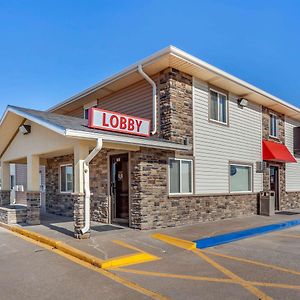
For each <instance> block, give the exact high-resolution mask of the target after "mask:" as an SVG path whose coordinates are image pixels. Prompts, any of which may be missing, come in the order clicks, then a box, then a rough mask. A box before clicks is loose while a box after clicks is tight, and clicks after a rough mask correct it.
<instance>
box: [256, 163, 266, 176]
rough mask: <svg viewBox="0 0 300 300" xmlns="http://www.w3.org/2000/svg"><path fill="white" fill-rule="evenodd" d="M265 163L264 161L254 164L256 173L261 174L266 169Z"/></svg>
mask: <svg viewBox="0 0 300 300" xmlns="http://www.w3.org/2000/svg"><path fill="white" fill-rule="evenodd" d="M266 167H267V163H266V162H265V161H257V162H256V173H263V171H264V170H265V169H266Z"/></svg>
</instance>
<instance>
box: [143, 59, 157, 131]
mask: <svg viewBox="0 0 300 300" xmlns="http://www.w3.org/2000/svg"><path fill="white" fill-rule="evenodd" d="M138 71H139V73H140V74H141V75H142V76H143V77H144V78H145V79H146V80H147V81H148V82H149V83H150V84H151V85H152V132H151V134H152V135H154V134H156V131H157V96H156V84H155V82H154V81H153V80H152V79H151V78H150V77H149V76H148V75H147V74H146V73H145V72H144V70H143V68H142V65H138Z"/></svg>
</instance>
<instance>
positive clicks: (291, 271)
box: [203, 250, 300, 275]
mask: <svg viewBox="0 0 300 300" xmlns="http://www.w3.org/2000/svg"><path fill="white" fill-rule="evenodd" d="M203 252H205V253H208V254H211V255H214V256H219V257H224V258H228V259H232V260H236V261H240V262H244V263H248V264H253V265H257V266H261V267H266V268H270V269H274V270H277V271H282V272H286V273H290V274H294V275H300V272H298V271H295V270H291V269H286V268H282V267H279V266H275V265H270V264H266V263H262V262H259V261H255V260H250V259H246V258H241V257H236V256H231V255H227V254H222V253H217V252H213V251H209V250H203Z"/></svg>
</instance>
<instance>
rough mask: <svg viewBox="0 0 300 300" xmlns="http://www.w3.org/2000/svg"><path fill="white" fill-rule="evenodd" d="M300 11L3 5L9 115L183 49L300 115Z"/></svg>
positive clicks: (206, 5) (248, 5) (281, 6)
mask: <svg viewBox="0 0 300 300" xmlns="http://www.w3.org/2000/svg"><path fill="white" fill-rule="evenodd" d="M299 10H300V2H299V1H296V0H294V1H292V0H285V1H270V0H266V1H257V0H252V1H234V0H232V1H230V0H228V1H227V0H223V1H221V0H214V1H212V0H210V1H201V0H198V1H189V0H184V1H176V0H173V1H169V0H164V1H154V0H147V1H146V0H139V1H135V0H120V1H117V0H115V1H114V0H107V1H105V0H103V1H101V0H98V1H93V0H89V1H84V0H82V1H79V0H70V1H69V0H60V1H58V0H52V1H48V0H43V1H33V0H24V1H22V0H19V1H16V0H9V1H5V0H0V114H1V113H2V112H3V111H4V109H5V107H6V106H7V105H8V104H12V105H19V106H23V107H30V108H36V109H46V108H48V107H50V106H52V105H54V104H57V103H58V102H60V101H63V100H65V99H66V98H68V97H70V96H72V95H73V94H75V93H77V92H79V91H81V90H82V89H84V88H87V87H89V86H90V85H92V84H94V83H96V82H98V81H101V80H102V79H104V78H105V77H107V76H109V75H112V74H114V73H115V72H118V71H120V70H121V69H122V68H124V67H126V66H128V65H130V64H132V63H134V62H136V61H138V60H140V59H142V58H144V57H146V56H148V55H150V54H152V53H153V52H155V51H157V50H159V49H161V48H164V47H166V46H167V45H169V44H172V45H175V46H177V47H179V48H181V49H183V50H185V51H187V52H189V53H191V54H193V55H195V56H197V57H199V58H201V59H203V60H205V61H207V62H209V63H211V64H213V65H215V66H217V67H219V68H221V69H223V70H225V71H227V72H229V73H231V74H233V75H235V76H237V77H239V78H242V79H244V80H246V81H248V82H250V83H252V84H254V85H256V86H258V87H260V88H263V89H264V90H266V91H268V92H270V93H272V94H274V95H276V96H278V97H280V98H282V99H284V100H286V101H288V102H291V103H293V104H295V105H297V106H300V89H299V86H300V76H299V70H300V57H299V56H300V34H299V32H300V17H299Z"/></svg>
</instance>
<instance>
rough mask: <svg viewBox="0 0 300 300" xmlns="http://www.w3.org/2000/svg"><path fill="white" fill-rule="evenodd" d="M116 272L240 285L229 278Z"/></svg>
mask: <svg viewBox="0 0 300 300" xmlns="http://www.w3.org/2000/svg"><path fill="white" fill-rule="evenodd" d="M115 271H120V272H122V273H132V274H137V275H145V276H154V277H163V278H174V279H189V280H198V281H210V282H221V283H233V284H238V283H237V282H236V281H234V280H232V279H227V278H214V277H206V276H193V275H181V274H170V273H160V272H151V271H142V270H137V269H128V268H126V269H123V268H117V269H115Z"/></svg>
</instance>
